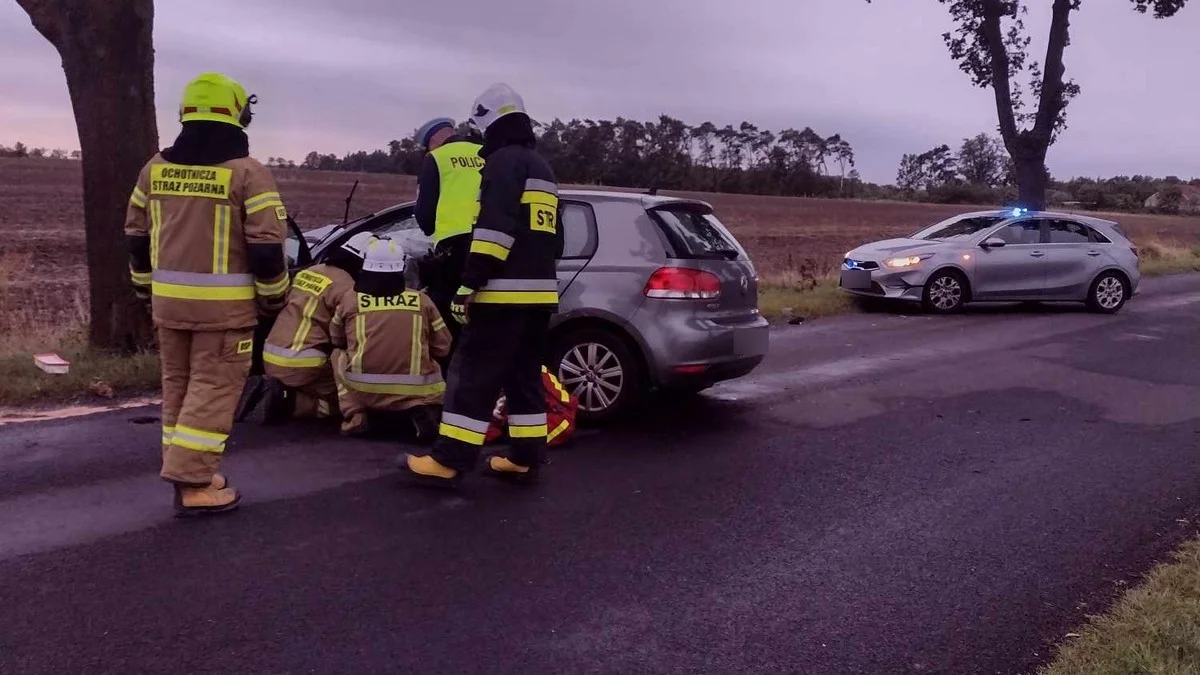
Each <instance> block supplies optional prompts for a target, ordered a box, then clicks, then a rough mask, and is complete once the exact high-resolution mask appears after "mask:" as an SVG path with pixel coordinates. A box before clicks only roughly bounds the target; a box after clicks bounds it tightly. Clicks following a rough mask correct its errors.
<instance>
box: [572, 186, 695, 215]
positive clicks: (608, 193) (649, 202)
mask: <svg viewBox="0 0 1200 675" xmlns="http://www.w3.org/2000/svg"><path fill="white" fill-rule="evenodd" d="M558 196H560V197H565V198H567V199H571V198H574V199H582V200H585V201H619V202H634V203H638V204H641V205H642V206H643V207H644V208H647V209H650V208H655V207H660V206H664V205H667V204H690V205H695V206H702V207H704V208H705V209H707V210H708V211H712V210H713V207H712V204H709V203H708V202H706V201H702V200H699V199H688V198H686V197H671V196H669V195H651V194H646V193H645V192H619V191H616V190H579V189H575V190H559V192H558Z"/></svg>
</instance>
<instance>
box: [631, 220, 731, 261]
mask: <svg viewBox="0 0 1200 675" xmlns="http://www.w3.org/2000/svg"><path fill="white" fill-rule="evenodd" d="M653 213H654V216H655V219H656V220H657V221H658V222H659V224H660V225H661V227H662V230H663V233H664V234H665V235H666V236H667V239H669V240H670V242H671V248H672V249H674V253H675V257H677V258H693V259H695V258H716V259H723V260H737V259H738V258H740V257H741V255H742V251H741V248H740V247H739V246H738V244H737V242H736V241H734V240H733V236H732V235H730V234H729V231H728V230H726V229H725V226H724V225H722V224H721V221H719V220H717V218H716V216H714V215H712V214H711V213H704V212H702V211H697V210H695V209H691V208H685V207H674V208H672V207H668V208H662V209H655V210H654V211H653Z"/></svg>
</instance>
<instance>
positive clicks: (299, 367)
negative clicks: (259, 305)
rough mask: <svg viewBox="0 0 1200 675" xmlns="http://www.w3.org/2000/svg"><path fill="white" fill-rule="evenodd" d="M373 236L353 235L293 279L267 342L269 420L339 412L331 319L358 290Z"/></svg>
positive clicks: (267, 407)
mask: <svg viewBox="0 0 1200 675" xmlns="http://www.w3.org/2000/svg"><path fill="white" fill-rule="evenodd" d="M369 236H370V235H369V234H368V233H363V234H361V235H357V236H355V237H353V238H352V239H351V240H350V241H349V242H347V243H345V244H343V245H342V246H339V247H338V248H337V249H335V250H333V251H331V252H330V255H329V256H328V258H327V259H326V261H325V262H324V263H321V264H318V265H313V266H312V267H309V268H307V269H304V270H301V271H300V272H298V273H297V274H296V278H295V279H294V280H293V281H292V287H291V290H289V291H288V299H287V305H286V306H284V308H283V311H282V312H280V313H279V318H278V319H276V321H275V325H274V326H272V327H271V333H270V335H269V336H267V340H266V344H264V345H263V367H264V370H265V373H266V376H267V378H268V379H267V397H266V422H267V423H275V422H279V421H281V420H284V419H287V418H289V417H300V418H303V417H318V418H323V417H333V416H336V415H338V414H339V411H338V397H337V383H336V381H335V380H334V375H333V363H332V359H331V356H332V354H333V340H332V338H331V336H330V328H331V326H330V324H331V322H332V321H333V317H334V314H335V312H336V311H337V307H338V303H339V301H340V300H341V298H342V296H343V295H345V294H347V293H353V292H354V283H355V280H356V279H357V278H358V276H359V273H360V272H361V270H362V249H363V248H364V247H365V245H366V240H367V238H368V237H369Z"/></svg>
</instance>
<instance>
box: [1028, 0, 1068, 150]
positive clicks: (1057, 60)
mask: <svg viewBox="0 0 1200 675" xmlns="http://www.w3.org/2000/svg"><path fill="white" fill-rule="evenodd" d="M1077 4H1078V0H1054V9H1053V12H1054V15H1053V19H1052V20H1051V22H1050V40H1049V42H1048V43H1047V45H1046V61H1045V69H1044V70H1043V72H1042V91H1041V97H1040V99H1039V101H1038V111H1037V119H1036V121H1035V122H1034V126H1033V135H1034V136H1036V137H1037V138H1038V139H1039V140H1042V139H1044V141H1045V142H1046V143H1047V144H1049V142H1050V139H1051V138H1052V136H1053V134H1054V127H1055V124H1056V123H1057V121H1058V115H1059V113H1060V112H1062V110H1063V108H1064V107H1065V106H1066V104H1067V102H1066V100H1065V99H1064V96H1063V94H1064V89H1063V75H1064V74H1065V73H1066V68H1065V67H1064V66H1063V51H1064V50H1065V49H1066V48H1067V44H1068V43H1069V42H1070V41H1071V36H1070V23H1071V10H1073V9H1075V7H1076V6H1077Z"/></svg>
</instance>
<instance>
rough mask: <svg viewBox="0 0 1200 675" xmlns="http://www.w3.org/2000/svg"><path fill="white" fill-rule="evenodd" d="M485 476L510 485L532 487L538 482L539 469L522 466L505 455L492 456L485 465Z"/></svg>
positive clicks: (486, 460)
mask: <svg viewBox="0 0 1200 675" xmlns="http://www.w3.org/2000/svg"><path fill="white" fill-rule="evenodd" d="M483 475H485V476H487V477H489V478H499V479H500V480H505V481H508V482H510V483H517V484H520V485H532V484H533V483H536V482H538V467H537V466H536V465H535V466H521V465H520V464H517V463H515V462H513V461H512V460H511V459H509V458H507V457H505V456H504V455H490V456H488V457H487V458H486V459H485V461H484V463H483Z"/></svg>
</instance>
